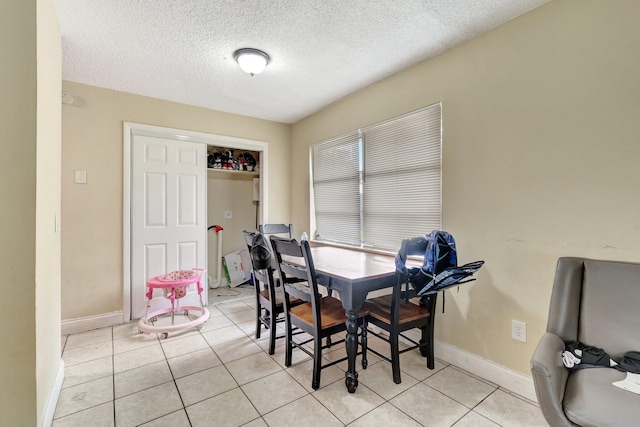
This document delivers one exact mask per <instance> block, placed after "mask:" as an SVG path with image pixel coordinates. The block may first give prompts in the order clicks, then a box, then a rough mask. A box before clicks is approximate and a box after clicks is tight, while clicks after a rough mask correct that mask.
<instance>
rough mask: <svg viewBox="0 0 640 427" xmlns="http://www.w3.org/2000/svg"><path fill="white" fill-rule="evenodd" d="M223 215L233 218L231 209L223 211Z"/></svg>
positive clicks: (226, 217)
mask: <svg viewBox="0 0 640 427" xmlns="http://www.w3.org/2000/svg"><path fill="white" fill-rule="evenodd" d="M224 217H225V219H231V218H233V212H231V211H224Z"/></svg>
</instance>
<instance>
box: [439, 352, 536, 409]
mask: <svg viewBox="0 0 640 427" xmlns="http://www.w3.org/2000/svg"><path fill="white" fill-rule="evenodd" d="M434 350H435V356H436V357H437V358H438V359H441V360H443V361H445V362H447V363H450V364H452V365H455V366H457V367H459V368H461V369H464V370H465V371H468V372H470V373H471V374H473V375H477V376H478V377H480V378H484V379H486V380H488V381H491V382H492V383H495V384H497V385H499V386H500V387H503V388H505V389H507V390H510V391H512V392H514V393H516V394H519V395H520V396H522V397H526V398H527V399H529V400H532V401H534V402H537V401H538V398H537V397H536V393H535V388H534V386H533V379H532V378H531V377H528V376H526V375H523V374H521V373H520V372H516V371H514V370H511V369H509V368H507V367H506V366H502V365H499V364H497V363H495V362H493V361H491V360H489V359H485V358H483V357H480V356H478V355H475V354H473V353H469V352H467V351H465V350H462V349H460V348H458V347H456V346H454V345H451V344H447V343H446V342H442V341H440V340H435V343H434Z"/></svg>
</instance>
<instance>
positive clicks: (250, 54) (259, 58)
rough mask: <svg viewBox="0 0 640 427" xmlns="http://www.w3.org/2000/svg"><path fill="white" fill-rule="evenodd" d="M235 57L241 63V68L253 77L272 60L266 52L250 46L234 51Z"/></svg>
mask: <svg viewBox="0 0 640 427" xmlns="http://www.w3.org/2000/svg"><path fill="white" fill-rule="evenodd" d="M233 59H235V60H236V62H237V63H238V64H239V65H240V68H242V70H243V71H245V72H247V73H249V74H250V75H251V77H253V76H254V75H256V74H260V73H261V72H263V71H264V69H265V68H266V67H267V64H268V63H269V61H270V60H271V58H270V57H269V55H267V54H266V53H265V52H263V51H261V50H258V49H253V48H250V47H245V48H243V49H238V50H236V51H235V52H233Z"/></svg>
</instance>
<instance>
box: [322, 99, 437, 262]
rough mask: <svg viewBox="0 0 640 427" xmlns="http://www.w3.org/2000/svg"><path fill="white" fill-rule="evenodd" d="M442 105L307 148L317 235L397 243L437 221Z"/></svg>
mask: <svg viewBox="0 0 640 427" xmlns="http://www.w3.org/2000/svg"><path fill="white" fill-rule="evenodd" d="M441 128H442V114H441V106H440V104H439V103H438V104H434V105H431V106H428V107H425V108H423V109H420V110H417V111H414V112H412V113H408V114H405V115H403V116H399V117H396V118H393V119H390V120H387V121H385V122H381V123H378V124H375V125H371V126H368V127H366V128H363V129H360V131H355V132H351V133H349V134H346V135H342V136H340V137H338V138H335V139H332V140H329V141H326V142H322V143H318V144H315V145H314V146H313V147H312V156H313V162H312V168H313V192H314V202H315V218H316V238H318V239H321V240H323V239H324V240H331V241H338V242H341V243H348V244H353V245H359V246H372V247H376V248H380V249H389V250H397V249H399V247H400V242H401V241H402V239H403V238H406V237H414V236H418V235H424V234H427V233H429V232H431V231H432V230H437V229H440V228H441V200H442V194H441V175H442V167H441V164H442V161H441V145H442V143H441V141H442V137H441V134H442V132H441Z"/></svg>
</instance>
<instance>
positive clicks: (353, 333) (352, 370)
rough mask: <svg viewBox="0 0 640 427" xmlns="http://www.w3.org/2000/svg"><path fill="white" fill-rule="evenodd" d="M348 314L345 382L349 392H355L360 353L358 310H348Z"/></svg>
mask: <svg viewBox="0 0 640 427" xmlns="http://www.w3.org/2000/svg"><path fill="white" fill-rule="evenodd" d="M346 314H347V322H346V326H347V336H346V338H345V346H346V347H347V358H348V364H347V372H345V374H344V375H345V379H344V383H345V385H346V386H347V390H348V391H349V393H354V392H355V391H356V388H358V373H357V372H356V354H357V353H358V312H357V311H353V310H348V311H347V312H346Z"/></svg>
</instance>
